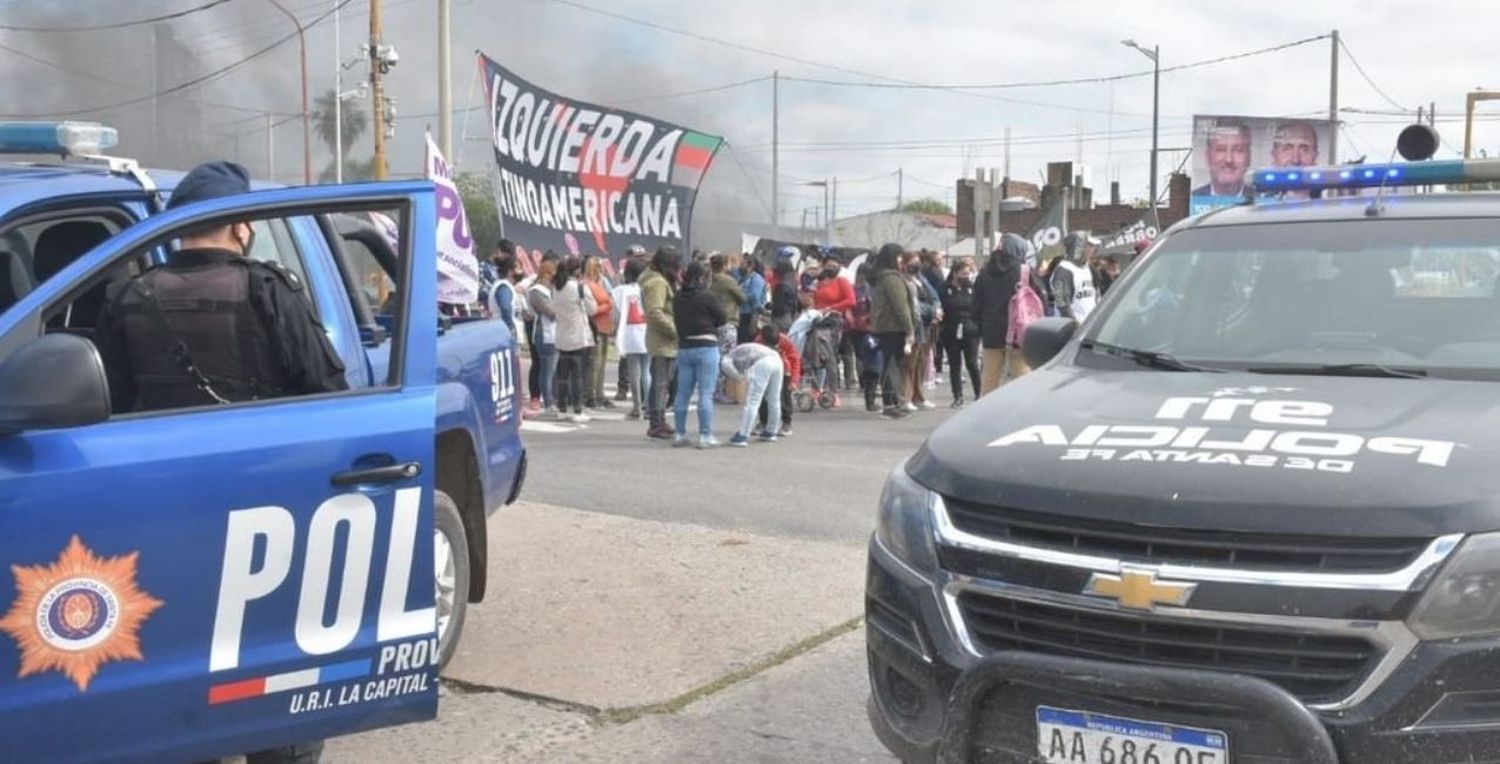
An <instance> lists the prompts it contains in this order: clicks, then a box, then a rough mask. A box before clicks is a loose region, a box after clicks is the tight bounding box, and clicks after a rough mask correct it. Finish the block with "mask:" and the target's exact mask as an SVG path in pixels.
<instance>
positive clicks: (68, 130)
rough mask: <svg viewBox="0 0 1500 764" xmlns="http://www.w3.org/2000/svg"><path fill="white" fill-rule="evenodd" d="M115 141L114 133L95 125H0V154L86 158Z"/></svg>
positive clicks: (53, 123) (74, 123)
mask: <svg viewBox="0 0 1500 764" xmlns="http://www.w3.org/2000/svg"><path fill="white" fill-rule="evenodd" d="M119 142H120V133H119V131H118V130H115V129H114V128H113V127H106V126H104V125H101V124H99V123H98V122H0V154H60V155H62V156H89V155H94V154H99V153H101V152H103V151H104V150H105V149H108V148H113V147H114V146H115V145H116V144H118V143H119Z"/></svg>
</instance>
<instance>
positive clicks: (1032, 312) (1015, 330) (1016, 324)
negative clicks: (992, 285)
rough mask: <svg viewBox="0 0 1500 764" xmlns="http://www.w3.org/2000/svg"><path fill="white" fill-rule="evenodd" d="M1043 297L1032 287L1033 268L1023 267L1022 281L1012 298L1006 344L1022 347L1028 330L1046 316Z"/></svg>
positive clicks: (1017, 285) (1017, 284)
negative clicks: (1022, 341)
mask: <svg viewBox="0 0 1500 764" xmlns="http://www.w3.org/2000/svg"><path fill="white" fill-rule="evenodd" d="M1045 310H1046V307H1045V306H1044V305H1042V298H1041V295H1038V294H1037V293H1036V289H1035V288H1034V287H1032V286H1031V266H1029V265H1025V264H1022V265H1021V279H1020V280H1019V281H1017V282H1016V291H1015V293H1014V294H1012V295H1011V296H1010V316H1009V322H1008V325H1007V328H1006V330H1005V344H1007V345H1013V346H1018V347H1019V346H1020V344H1021V340H1022V338H1024V337H1025V336H1026V328H1027V327H1029V326H1031V325H1032V324H1033V323H1034V322H1035V321H1036V320H1037V319H1038V318H1041V317H1042V316H1043V314H1044V311H1045Z"/></svg>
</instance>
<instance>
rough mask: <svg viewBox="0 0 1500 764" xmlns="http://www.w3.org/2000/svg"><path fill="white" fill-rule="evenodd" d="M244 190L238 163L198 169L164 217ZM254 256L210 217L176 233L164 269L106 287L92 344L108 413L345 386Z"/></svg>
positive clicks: (289, 290) (278, 279) (286, 280)
mask: <svg viewBox="0 0 1500 764" xmlns="http://www.w3.org/2000/svg"><path fill="white" fill-rule="evenodd" d="M249 190H250V176H249V173H248V172H246V171H245V168H244V167H241V166H239V165H237V164H234V163H233V162H208V163H205V164H202V165H199V166H198V167H196V168H194V169H193V170H192V171H191V172H189V173H188V174H187V175H185V176H183V178H182V180H181V182H179V183H178V184H177V189H176V191H175V192H173V194H172V198H171V201H170V202H169V203H168V204H167V209H169V210H170V209H174V208H176V207H180V206H182V205H184V204H188V203H190V202H199V201H204V200H207V199H215V198H219V197H224V196H233V195H236V194H243V193H247V192H248V191H249ZM254 248H255V229H254V228H253V227H252V225H251V223H250V222H248V221H232V222H223V221H214V222H211V223H208V224H205V225H203V226H200V227H198V228H196V229H193V230H190V231H188V232H187V233H184V234H183V235H182V237H181V246H179V247H178V248H177V249H175V250H174V251H172V252H170V253H169V254H168V255H167V262H166V264H164V265H161V266H158V267H155V268H150V269H148V270H147V271H146V272H144V273H142V274H140V275H138V276H136V277H134V278H132V279H130V280H129V281H124V282H119V283H117V284H114V285H112V286H111V288H110V290H109V291H110V293H109V295H108V296H107V298H106V302H105V306H104V308H103V310H102V311H101V312H100V315H99V319H98V322H97V324H96V327H95V335H94V341H95V344H96V345H97V346H98V347H99V353H100V356H101V357H102V358H103V360H104V369H105V373H106V375H107V376H108V379H109V387H110V397H111V403H112V405H113V407H114V410H115V411H116V412H117V413H125V412H130V411H151V410H158V409H167V408H178V407H183V406H201V405H211V404H215V403H218V404H225V403H234V402H239V401H247V400H259V399H265V398H280V397H285V396H293V395H309V394H313V393H323V392H332V391H336V390H345V389H347V388H348V387H349V382H348V380H347V378H346V377H345V374H344V363H343V361H342V360H340V358H339V355H338V352H337V351H335V350H334V348H333V344H332V343H331V342H329V340H328V335H327V333H326V332H325V331H324V330H323V325H322V324H321V323H319V322H318V317H317V316H316V315H315V314H314V313H313V310H312V304H311V303H310V302H309V301H308V299H307V297H306V296H305V295H303V294H302V292H303V290H304V286H303V284H302V281H301V280H300V279H298V278H297V276H296V275H294V274H293V273H292V272H291V271H288V270H287V269H286V268H284V267H282V266H281V265H279V264H276V263H269V262H262V261H259V260H252V259H250V253H251V251H252V250H253V249H254ZM166 306H171V307H170V315H169V310H168V308H167V307H166Z"/></svg>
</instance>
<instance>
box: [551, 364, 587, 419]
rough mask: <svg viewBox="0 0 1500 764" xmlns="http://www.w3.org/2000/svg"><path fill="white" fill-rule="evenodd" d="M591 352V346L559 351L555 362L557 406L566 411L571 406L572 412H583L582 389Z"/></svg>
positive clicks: (585, 385)
mask: <svg viewBox="0 0 1500 764" xmlns="http://www.w3.org/2000/svg"><path fill="white" fill-rule="evenodd" d="M593 352H594V349H593V348H580V349H578V350H564V351H562V352H561V353H559V358H558V362H557V372H558V380H557V393H558V396H557V397H558V408H560V409H563V410H565V411H566V410H567V409H568V408H569V407H570V406H571V407H572V409H573V413H575V414H581V413H583V397H584V390H585V388H586V387H587V385H588V383H587V381H586V380H587V379H588V376H589V356H590V355H591V354H592V353H593Z"/></svg>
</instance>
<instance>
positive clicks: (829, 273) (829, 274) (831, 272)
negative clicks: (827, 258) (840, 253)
mask: <svg viewBox="0 0 1500 764" xmlns="http://www.w3.org/2000/svg"><path fill="white" fill-rule="evenodd" d="M838 275H839V269H838V268H824V269H823V278H825V279H831V278H834V277H836V276H838Z"/></svg>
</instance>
